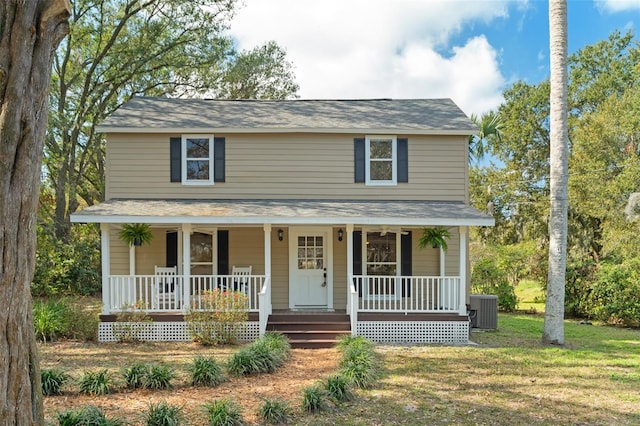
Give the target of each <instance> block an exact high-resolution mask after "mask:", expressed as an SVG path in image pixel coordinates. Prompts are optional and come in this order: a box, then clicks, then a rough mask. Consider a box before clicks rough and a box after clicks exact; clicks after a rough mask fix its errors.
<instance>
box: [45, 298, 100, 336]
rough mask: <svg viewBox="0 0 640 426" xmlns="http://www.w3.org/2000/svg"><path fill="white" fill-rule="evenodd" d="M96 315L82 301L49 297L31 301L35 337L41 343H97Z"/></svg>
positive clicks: (97, 320)
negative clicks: (76, 340)
mask: <svg viewBox="0 0 640 426" xmlns="http://www.w3.org/2000/svg"><path fill="white" fill-rule="evenodd" d="M99 321H100V320H99V317H98V312H97V310H96V308H94V307H92V306H88V305H87V303H86V301H85V300H83V299H77V298H74V299H71V298H49V299H45V300H42V299H37V300H35V301H34V302H33V323H34V329H35V333H36V337H37V338H38V339H41V340H42V341H44V342H46V341H48V340H49V341H51V340H56V339H58V338H67V339H79V340H85V341H87V340H96V338H97V334H98V322H99Z"/></svg>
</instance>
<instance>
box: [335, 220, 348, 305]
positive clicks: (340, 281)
mask: <svg viewBox="0 0 640 426" xmlns="http://www.w3.org/2000/svg"><path fill="white" fill-rule="evenodd" d="M338 229H339V228H333V308H334V309H340V310H342V309H346V306H347V282H348V277H347V232H346V231H344V228H342V229H343V231H344V239H343V240H342V241H338Z"/></svg>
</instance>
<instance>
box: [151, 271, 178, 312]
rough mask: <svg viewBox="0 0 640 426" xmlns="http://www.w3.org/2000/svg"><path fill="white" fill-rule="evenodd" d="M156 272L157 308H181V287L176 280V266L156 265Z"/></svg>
mask: <svg viewBox="0 0 640 426" xmlns="http://www.w3.org/2000/svg"><path fill="white" fill-rule="evenodd" d="M155 274H156V276H155V286H156V291H155V296H156V300H155V302H156V303H155V308H156V309H179V306H178V302H179V301H180V289H179V288H178V285H177V284H178V283H177V282H176V281H177V280H176V274H177V268H176V267H175V266H171V267H168V266H156V267H155Z"/></svg>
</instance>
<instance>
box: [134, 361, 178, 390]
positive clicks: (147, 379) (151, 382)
mask: <svg viewBox="0 0 640 426" xmlns="http://www.w3.org/2000/svg"><path fill="white" fill-rule="evenodd" d="M175 376H176V374H175V371H173V369H172V368H171V367H169V366H166V365H152V366H150V367H148V369H147V372H146V374H145V375H144V378H143V380H142V387H144V388H145V389H151V390H159V389H170V388H171V380H173V379H174V378H175Z"/></svg>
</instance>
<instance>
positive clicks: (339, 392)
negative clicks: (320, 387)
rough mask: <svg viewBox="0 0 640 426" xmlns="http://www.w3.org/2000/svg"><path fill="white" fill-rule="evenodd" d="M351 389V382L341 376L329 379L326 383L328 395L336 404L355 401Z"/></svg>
mask: <svg viewBox="0 0 640 426" xmlns="http://www.w3.org/2000/svg"><path fill="white" fill-rule="evenodd" d="M349 387H350V380H349V379H347V378H346V377H345V376H342V375H340V374H336V375H333V376H331V377H329V378H328V379H327V381H326V382H325V389H326V390H327V394H328V395H329V397H330V398H331V399H333V400H334V401H336V402H344V401H351V400H352V399H353V393H352V392H351V390H350V389H349Z"/></svg>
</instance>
